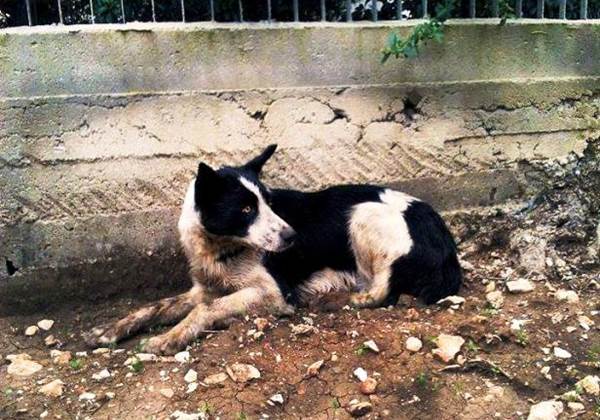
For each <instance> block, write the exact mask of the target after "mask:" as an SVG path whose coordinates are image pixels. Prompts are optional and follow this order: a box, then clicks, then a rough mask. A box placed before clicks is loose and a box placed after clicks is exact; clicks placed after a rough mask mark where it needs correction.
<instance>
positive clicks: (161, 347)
mask: <svg viewBox="0 0 600 420" xmlns="http://www.w3.org/2000/svg"><path fill="white" fill-rule="evenodd" d="M183 347H184V346H183V345H181V344H180V343H179V342H178V341H177V340H174V339H173V338H171V337H170V336H169V335H168V334H163V335H158V336H156V337H152V338H151V339H149V340H148V341H146V343H145V344H143V345H142V348H143V350H144V351H145V352H147V353H154V354H164V355H172V354H175V353H177V352H178V351H179V350H181V349H182V348H183Z"/></svg>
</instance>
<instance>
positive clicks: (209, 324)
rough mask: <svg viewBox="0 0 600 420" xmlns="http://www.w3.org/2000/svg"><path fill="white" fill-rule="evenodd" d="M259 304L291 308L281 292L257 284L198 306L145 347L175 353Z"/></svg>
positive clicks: (157, 351) (271, 307)
mask: <svg viewBox="0 0 600 420" xmlns="http://www.w3.org/2000/svg"><path fill="white" fill-rule="evenodd" d="M258 306H265V307H266V306H269V307H270V309H271V311H272V312H278V313H282V312H286V311H289V309H290V307H289V305H287V304H286V302H285V301H284V299H283V297H282V296H281V294H278V293H268V292H265V291H264V289H261V288H258V287H247V288H244V289H241V290H238V291H237V292H234V293H232V294H230V295H227V296H223V297H220V298H217V299H215V300H214V301H213V302H211V303H210V304H208V305H198V306H197V307H195V308H194V309H193V310H192V312H190V314H189V315H188V316H187V317H186V318H185V319H184V320H183V321H181V322H180V323H179V324H177V325H176V326H175V327H173V328H172V329H171V330H170V331H167V332H166V333H164V334H161V335H159V336H156V337H152V338H151V339H150V340H148V342H147V343H146V345H145V347H144V350H145V351H148V352H151V353H159V354H173V353H176V352H177V351H179V350H181V349H183V348H184V347H185V346H186V345H188V344H189V343H190V342H192V341H193V340H194V339H196V338H197V337H198V336H200V335H201V334H202V333H203V332H205V331H206V330H208V329H211V328H213V327H214V326H215V325H222V324H223V323H224V322H227V321H228V320H230V319H231V318H233V317H236V316H240V315H243V314H244V313H246V312H247V311H248V310H249V309H251V308H254V307H258Z"/></svg>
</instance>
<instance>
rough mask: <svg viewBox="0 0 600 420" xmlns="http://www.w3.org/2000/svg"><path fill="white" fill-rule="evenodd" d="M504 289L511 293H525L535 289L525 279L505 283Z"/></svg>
mask: <svg viewBox="0 0 600 420" xmlns="http://www.w3.org/2000/svg"><path fill="white" fill-rule="evenodd" d="M506 287H507V288H508V291H509V292H511V293H527V292H531V291H533V290H534V289H535V286H534V285H533V283H531V282H530V281H529V280H526V279H518V280H512V281H507V282H506Z"/></svg>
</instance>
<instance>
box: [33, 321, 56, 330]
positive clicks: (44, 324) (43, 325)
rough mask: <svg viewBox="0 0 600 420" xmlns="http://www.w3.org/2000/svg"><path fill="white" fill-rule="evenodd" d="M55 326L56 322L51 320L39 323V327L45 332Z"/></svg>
mask: <svg viewBox="0 0 600 420" xmlns="http://www.w3.org/2000/svg"><path fill="white" fill-rule="evenodd" d="M53 325H54V321H53V320H51V319H42V320H41V321H40V322H38V323H37V326H38V327H40V328H41V329H42V330H44V331H48V330H50V328H52V326H53Z"/></svg>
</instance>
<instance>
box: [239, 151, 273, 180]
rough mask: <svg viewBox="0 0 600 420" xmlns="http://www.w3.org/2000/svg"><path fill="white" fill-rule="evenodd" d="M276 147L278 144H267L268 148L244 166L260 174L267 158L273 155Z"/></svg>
mask: <svg viewBox="0 0 600 420" xmlns="http://www.w3.org/2000/svg"><path fill="white" fill-rule="evenodd" d="M275 149H277V145H276V144H271V145H269V146H267V148H266V149H265V150H263V152H262V153H261V154H260V155H258V156H256V157H255V158H254V159H252V160H250V161H249V162H248V163H246V164H245V165H244V166H243V168H244V169H247V170H249V171H252V172H254V173H255V174H256V175H258V174H260V171H261V170H262V167H263V166H264V165H265V163H266V162H267V160H269V158H270V157H271V156H273V153H275Z"/></svg>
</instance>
